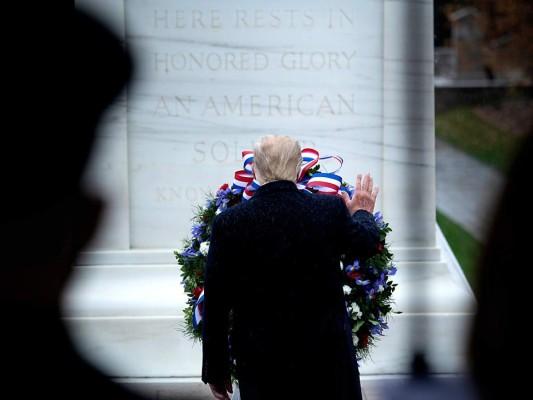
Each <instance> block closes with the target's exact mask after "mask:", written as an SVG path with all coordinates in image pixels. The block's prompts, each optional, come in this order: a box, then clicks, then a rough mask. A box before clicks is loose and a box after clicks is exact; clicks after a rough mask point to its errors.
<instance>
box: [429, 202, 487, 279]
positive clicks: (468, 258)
mask: <svg viewBox="0 0 533 400" xmlns="http://www.w3.org/2000/svg"><path fill="white" fill-rule="evenodd" d="M437 224H438V225H439V227H440V229H441V230H442V233H443V235H444V237H446V240H447V242H448V244H449V245H450V248H451V249H452V251H453V253H454V254H455V257H456V258H457V261H458V262H459V265H460V266H461V269H462V270H463V273H464V274H465V277H466V280H467V281H468V283H469V284H470V287H471V288H472V289H475V286H476V284H475V281H476V274H477V268H478V263H479V257H480V256H481V254H482V252H483V249H484V248H483V245H482V244H481V243H480V242H478V241H477V240H476V239H475V238H474V237H473V236H472V235H471V234H470V233H468V232H467V231H466V230H464V229H463V228H462V227H461V226H460V225H459V224H457V223H455V222H454V221H452V220H451V219H449V218H448V217H446V216H445V215H444V214H442V213H441V212H440V211H438V210H437Z"/></svg>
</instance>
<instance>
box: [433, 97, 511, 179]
mask: <svg viewBox="0 0 533 400" xmlns="http://www.w3.org/2000/svg"><path fill="white" fill-rule="evenodd" d="M435 134H436V136H437V138H439V139H442V140H444V141H445V142H447V143H449V144H451V145H452V146H454V147H456V148H458V149H461V150H463V151H464V152H466V153H468V154H470V155H471V156H472V157H474V158H476V159H478V160H479V161H481V162H483V163H485V164H487V165H489V166H491V167H494V168H496V169H498V170H499V171H501V172H505V171H506V170H507V168H508V165H509V162H510V161H511V159H512V157H513V155H514V152H515V151H516V149H517V145H518V143H519V140H518V139H517V137H516V136H514V135H512V134H510V133H509V132H506V131H505V130H502V129H500V128H498V127H496V126H494V125H492V124H490V123H488V122H486V121H484V120H483V119H481V118H479V117H478V116H477V115H476V114H475V113H474V111H473V108H472V107H457V108H454V109H451V110H448V111H445V112H442V113H438V114H437V115H435Z"/></svg>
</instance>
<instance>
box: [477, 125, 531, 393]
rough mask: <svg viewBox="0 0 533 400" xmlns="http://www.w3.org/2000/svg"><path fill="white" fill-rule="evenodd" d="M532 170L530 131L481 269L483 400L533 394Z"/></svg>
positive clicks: (479, 374) (513, 168)
mask: <svg viewBox="0 0 533 400" xmlns="http://www.w3.org/2000/svg"><path fill="white" fill-rule="evenodd" d="M532 166H533V132H530V134H529V135H528V136H527V137H526V138H524V139H523V142H522V143H521V147H520V148H519V150H518V153H517V154H516V156H515V159H514V160H513V163H512V165H511V167H510V169H509V171H508V174H507V181H506V183H505V186H504V189H503V192H502V194H501V197H500V199H499V203H498V205H497V208H496V213H495V214H494V220H493V224H492V228H491V230H490V233H489V237H488V241H487V246H486V249H485V252H484V253H483V255H482V258H481V262H480V266H479V272H478V274H479V275H478V278H477V279H478V280H477V292H476V293H478V309H477V312H476V316H475V319H474V325H473V328H472V335H471V338H470V339H471V342H470V349H471V353H470V357H471V363H472V370H473V374H474V378H475V381H476V383H477V385H478V387H479V390H480V393H481V398H482V399H483V400H492V399H498V400H501V399H507V398H511V397H513V396H512V393H521V396H525V397H527V394H526V393H527V391H529V390H530V387H529V381H528V375H529V374H530V368H529V367H528V361H527V360H528V358H527V356H526V354H529V352H530V351H531V348H532V346H531V341H530V338H529V337H528V331H529V329H528V328H527V327H526V326H525V325H524V324H525V323H526V322H527V321H528V320H529V317H530V314H531V312H530V308H531V297H530V294H531V282H532V280H531V267H532V266H533V261H532V260H533V259H532V254H531V245H532V243H533V241H532V239H533V235H532V233H531V230H532V229H533V217H532V215H533V214H532V209H531V196H528V195H526V192H528V191H529V190H530V189H529V186H530V185H531V171H532ZM518 360H521V361H524V362H525V363H526V364H525V365H524V364H523V362H519V363H518V362H517V361H518ZM519 397H520V396H519Z"/></svg>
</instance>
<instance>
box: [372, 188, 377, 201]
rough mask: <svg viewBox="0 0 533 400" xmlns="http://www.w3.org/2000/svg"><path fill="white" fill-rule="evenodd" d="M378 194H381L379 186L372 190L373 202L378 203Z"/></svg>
mask: <svg viewBox="0 0 533 400" xmlns="http://www.w3.org/2000/svg"><path fill="white" fill-rule="evenodd" d="M378 193H379V186H376V187H375V188H374V189H373V190H372V194H371V196H372V200H374V201H376V199H377V198H378Z"/></svg>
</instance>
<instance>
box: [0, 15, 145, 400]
mask: <svg viewBox="0 0 533 400" xmlns="http://www.w3.org/2000/svg"><path fill="white" fill-rule="evenodd" d="M68 19H69V21H70V20H71V21H72V22H73V24H74V29H73V30H69V31H68V32H65V33H64V35H65V36H66V37H62V38H61V40H62V41H60V42H58V41H56V40H53V39H57V38H54V37H53V35H51V34H50V32H49V30H41V31H40V33H39V34H38V35H36V36H35V37H34V38H32V46H33V45H34V46H35V49H36V51H40V50H43V49H44V53H45V55H46V56H48V58H47V57H46V56H43V57H42V58H41V57H40V58H39V59H40V61H41V65H42V66H43V67H42V68H36V69H35V70H34V71H33V74H34V75H31V76H27V77H26V81H28V82H30V83H35V85H34V87H33V88H32V91H31V93H38V94H39V95H38V98H39V101H38V104H32V105H30V102H29V101H28V102H27V103H24V104H25V105H26V106H27V107H24V108H23V111H24V115H23V116H22V117H21V116H17V115H15V114H10V113H6V114H7V115H6V119H7V120H10V119H12V120H13V121H15V120H16V121H17V125H16V126H17V129H16V130H13V131H11V132H10V133H9V134H7V135H5V136H6V137H4V138H3V149H4V157H2V165H1V171H2V185H3V189H4V194H5V196H4V202H3V209H2V221H1V231H2V244H3V246H5V247H4V251H3V252H2V263H1V264H2V266H1V268H0V304H1V309H0V312H1V314H0V315H1V317H2V329H1V334H0V346H1V348H2V350H1V353H0V354H1V358H0V360H1V363H2V366H3V368H2V370H3V372H2V383H3V385H2V391H3V392H5V393H11V396H12V397H13V398H19V397H20V398H25V399H26V398H27V399H38V398H47V399H91V400H97V399H113V400H117V399H136V398H139V399H140V397H138V396H136V395H134V394H132V393H130V392H129V391H127V390H126V389H124V388H123V387H122V386H120V385H118V384H115V383H113V382H112V381H111V380H109V379H108V378H107V377H106V376H104V375H103V374H102V373H101V372H100V371H98V370H96V369H95V368H93V366H92V365H91V364H89V363H88V362H86V361H85V359H83V358H82V357H81V356H80V355H79V354H78V352H77V350H76V348H75V346H74V345H73V343H72V342H71V340H70V337H69V334H68V332H67V328H66V326H65V325H64V324H63V320H62V314H61V297H62V293H63V289H64V288H65V284H66V283H67V282H68V279H69V275H70V272H71V269H72V266H73V263H74V260H75V257H76V255H77V253H78V252H79V250H80V249H82V248H83V247H84V245H85V244H86V243H87V242H88V240H89V239H90V238H91V237H92V234H93V232H94V230H95V227H96V226H97V223H98V217H99V215H100V211H101V208H102V202H101V201H100V200H98V199H96V198H93V197H91V196H89V195H88V194H87V193H85V192H84V190H83V188H82V186H81V179H82V175H83V172H84V169H85V166H86V162H87V160H88V157H89V154H90V151H91V147H92V144H93V141H94V136H95V130H96V127H97V126H98V122H99V119H100V116H101V115H102V113H103V112H104V111H105V110H106V108H107V107H108V106H109V105H110V104H111V103H112V102H113V101H114V99H115V97H116V96H117V95H118V94H119V93H120V92H121V91H122V90H124V88H125V85H126V84H127V82H128V80H129V79H130V76H131V73H132V64H131V59H130V56H129V55H128V54H127V53H125V51H124V49H123V47H122V46H121V44H120V42H119V41H118V40H117V39H116V38H115V37H114V36H112V35H111V34H110V33H109V32H108V31H107V29H105V28H104V27H102V26H101V25H100V24H99V23H97V22H96V21H95V20H93V19H92V18H89V17H88V16H85V15H83V14H81V13H80V12H79V11H75V10H74V9H72V11H70V14H69V15H68ZM47 21H48V22H49V23H55V22H54V21H60V22H61V23H63V24H64V23H65V20H63V19H62V18H59V17H58V18H53V19H50V20H47ZM37 26H40V24H39V25H37ZM62 26H63V25H62ZM48 28H49V27H48ZM67 43H72V45H71V46H72V47H68V46H66V44H67ZM65 47H67V48H65ZM73 50H74V51H73ZM37 54H38V53H37ZM56 57H57V58H56ZM73 57H74V58H73ZM65 60H67V61H66V62H65V63H64V61H65ZM52 65H53V67H51V68H49V66H52ZM46 68H49V69H46ZM73 77H74V79H72V78H73ZM32 80H34V81H35V82H32ZM30 106H31V107H30ZM21 108H22V107H21ZM21 108H19V110H20V109H21ZM69 110H70V111H69ZM30 111H31V112H30ZM15 112H16V111H15ZM19 117H20V118H19ZM8 156H10V157H8ZM8 158H9V159H8ZM13 159H14V161H12V160H13Z"/></svg>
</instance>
